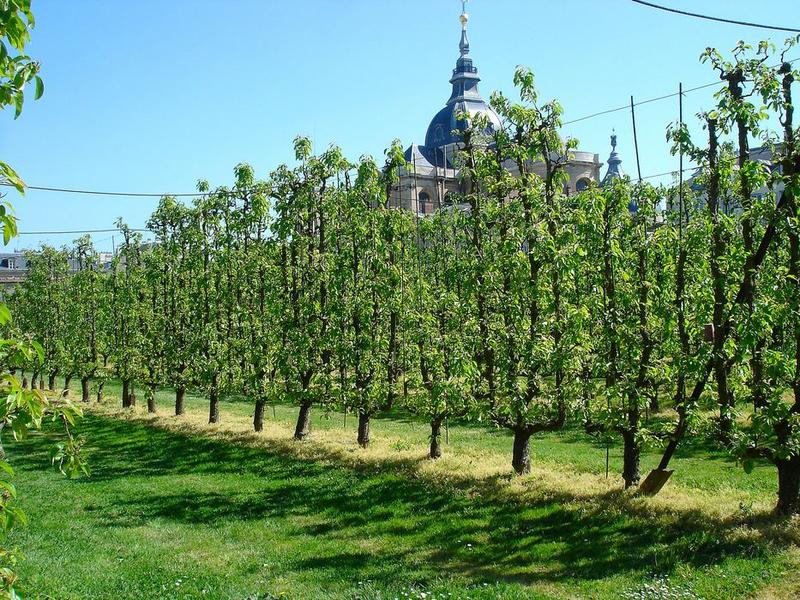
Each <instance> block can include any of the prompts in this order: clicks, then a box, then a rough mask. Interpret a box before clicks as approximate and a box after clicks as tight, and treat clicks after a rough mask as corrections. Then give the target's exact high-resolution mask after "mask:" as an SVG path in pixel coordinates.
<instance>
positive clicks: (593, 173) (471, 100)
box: [392, 11, 622, 215]
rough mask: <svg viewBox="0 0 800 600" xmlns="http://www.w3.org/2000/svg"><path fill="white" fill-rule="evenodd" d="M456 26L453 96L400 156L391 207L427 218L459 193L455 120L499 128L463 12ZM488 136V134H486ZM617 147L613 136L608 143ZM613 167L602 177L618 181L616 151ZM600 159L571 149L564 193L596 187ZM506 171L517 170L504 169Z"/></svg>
mask: <svg viewBox="0 0 800 600" xmlns="http://www.w3.org/2000/svg"><path fill="white" fill-rule="evenodd" d="M459 19H460V21H461V40H460V41H459V44H458V49H459V57H458V60H457V61H456V67H455V69H453V75H452V77H451V78H450V85H451V86H452V92H451V93H450V98H449V99H448V100H447V103H446V104H445V106H444V108H442V109H441V110H440V111H439V112H437V113H436V115H435V116H434V117H433V119H432V120H431V122H430V125H428V130H427V132H426V134H425V145H424V146H420V145H419V144H412V145H411V146H410V147H409V148H408V149H406V152H405V157H406V161H407V162H408V167H407V168H406V169H405V170H404V172H403V173H402V174H401V176H400V182H399V184H398V185H397V186H395V189H394V192H393V197H392V205H393V206H397V207H402V208H405V209H407V210H412V211H414V212H416V213H417V214H419V215H424V214H429V213H431V212H433V211H435V210H437V209H438V208H439V207H441V206H443V205H446V204H449V196H450V194H452V193H454V192H456V193H458V192H463V190H462V189H461V182H460V181H459V178H458V169H457V166H456V165H455V164H454V160H453V159H454V157H455V156H456V153H457V151H458V146H459V144H460V143H461V135H460V134H459V132H463V131H464V129H465V128H466V126H467V122H466V121H465V120H464V119H463V118H459V115H469V117H470V118H471V119H474V118H475V117H476V116H477V115H481V116H484V117H485V120H486V121H487V122H488V124H489V128H490V130H491V129H494V128H498V127H500V117H499V116H498V115H497V113H496V112H495V111H494V110H493V109H492V108H491V107H490V106H489V105H488V104H487V103H486V101H485V100H484V99H483V97H482V96H481V94H480V92H479V91H478V83H479V82H480V80H481V78H480V77H479V76H478V69H477V68H476V67H475V65H474V63H473V61H472V57H471V56H470V47H469V36H468V34H467V24H468V22H469V15H468V14H467V13H466V11H463V12H462V13H461V16H460V17H459ZM487 133H491V131H488V132H487ZM613 141H614V145H615V146H616V136H614V138H613ZM612 158H613V159H614V162H613V164H612V161H611V160H610V161H609V171H608V173H606V175H605V177H604V178H603V180H602V181H603V182H605V180H606V179H610V178H614V177H616V176H619V173H621V171H620V170H619V163H620V162H622V161H620V160H619V157H618V155H617V154H616V149H615V148H613V149H612ZM602 166H603V163H602V162H600V159H599V155H598V154H594V153H592V152H583V151H580V150H576V151H574V152H573V153H572V156H571V158H570V160H569V162H568V164H567V166H566V172H567V173H568V175H569V181H568V182H567V184H566V185H565V192H566V193H567V194H569V193H572V192H574V191H581V190H583V189H586V188H587V187H589V185H590V184H591V182H598V183H599V182H601V178H600V168H601V167H602ZM508 168H509V171H511V172H512V173H513V172H515V171H516V167H515V166H513V165H509V167H508ZM533 170H534V171H535V172H536V171H538V172H540V173H542V174H544V165H543V164H534V165H533Z"/></svg>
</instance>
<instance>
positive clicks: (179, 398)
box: [175, 386, 186, 416]
mask: <svg viewBox="0 0 800 600" xmlns="http://www.w3.org/2000/svg"><path fill="white" fill-rule="evenodd" d="M185 399H186V388H185V387H183V386H178V387H177V388H176V389H175V414H176V415H177V416H181V415H182V414H183V413H184V412H185V409H184V407H183V402H184V400H185Z"/></svg>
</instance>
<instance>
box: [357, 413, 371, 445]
mask: <svg viewBox="0 0 800 600" xmlns="http://www.w3.org/2000/svg"><path fill="white" fill-rule="evenodd" d="M369 418H370V415H369V413H367V412H359V413H358V445H359V446H361V447H362V448H367V447H368V446H369Z"/></svg>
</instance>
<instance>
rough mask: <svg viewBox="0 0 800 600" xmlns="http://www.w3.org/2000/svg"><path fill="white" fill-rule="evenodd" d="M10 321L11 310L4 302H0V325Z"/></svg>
mask: <svg viewBox="0 0 800 600" xmlns="http://www.w3.org/2000/svg"><path fill="white" fill-rule="evenodd" d="M10 322H11V311H10V310H9V309H8V306H6V304H5V302H0V325H5V324H7V323H10Z"/></svg>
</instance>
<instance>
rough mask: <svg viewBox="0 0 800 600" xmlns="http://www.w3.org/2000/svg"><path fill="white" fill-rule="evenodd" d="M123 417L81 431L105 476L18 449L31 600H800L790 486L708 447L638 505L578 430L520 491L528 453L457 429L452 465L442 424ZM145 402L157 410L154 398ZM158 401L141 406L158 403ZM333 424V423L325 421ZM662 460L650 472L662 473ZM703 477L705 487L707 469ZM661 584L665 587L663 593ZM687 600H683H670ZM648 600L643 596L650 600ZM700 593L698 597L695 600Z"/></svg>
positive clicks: (239, 405) (193, 408)
mask: <svg viewBox="0 0 800 600" xmlns="http://www.w3.org/2000/svg"><path fill="white" fill-rule="evenodd" d="M108 392H109V398H108V403H109V406H106V405H104V406H103V407H101V408H100V409H96V408H93V409H92V410H90V411H89V413H88V414H87V417H86V419H85V420H84V421H83V423H82V424H81V430H82V433H84V434H85V435H86V436H87V437H88V439H89V443H88V457H89V460H90V462H91V466H92V477H91V478H89V479H85V480H80V481H67V480H64V479H63V478H62V477H60V476H59V475H58V473H55V472H53V470H52V469H51V468H49V461H48V457H47V451H48V449H49V446H50V444H51V443H52V441H53V431H47V432H45V433H43V434H37V435H34V436H31V437H30V438H28V439H26V440H23V441H21V442H13V443H8V444H7V447H8V453H9V458H10V460H11V462H12V464H13V465H14V466H15V468H16V469H17V478H16V483H17V485H18V488H19V491H20V496H21V505H22V506H23V508H24V509H25V510H26V512H27V513H28V515H29V517H30V520H31V523H30V525H29V526H28V527H27V528H24V529H19V530H17V531H16V532H15V533H14V534H13V535H12V537H11V539H10V542H11V544H12V545H16V546H18V547H19V549H20V550H21V551H22V552H23V553H24V554H25V555H26V557H27V558H26V560H25V561H24V562H23V563H21V565H20V568H19V572H20V575H21V577H22V579H23V581H24V582H25V586H24V588H25V589H26V590H27V591H28V592H29V594H28V595H29V596H33V597H36V594H37V593H38V594H40V595H41V597H48V596H49V597H52V598H59V599H61V598H280V597H285V598H361V599H368V598H375V599H378V598H380V599H385V598H395V597H397V598H407V597H409V596H407V595H404V594H409V595H410V597H415V598H420V597H423V596H422V594H423V593H424V594H425V596H424V597H427V598H430V597H431V594H434V597H446V598H574V597H581V598H619V597H625V596H626V595H628V597H646V598H655V597H686V598H690V597H704V598H737V597H739V598H750V597H757V596H762V597H772V598H784V597H793V596H794V595H796V594H797V593H798V592H800V587H798V577H797V575H796V573H797V565H798V561H797V553H796V550H795V544H796V540H797V537H798V536H797V526H796V525H795V524H793V523H791V522H788V523H787V522H780V521H774V520H772V519H771V518H769V517H768V516H766V513H765V511H766V510H767V509H768V507H769V506H770V505H771V503H772V501H773V497H774V483H775V482H774V474H773V473H772V472H771V470H770V469H768V468H766V467H764V468H760V469H757V470H756V472H755V473H754V474H752V475H749V476H748V475H745V474H744V473H743V472H742V470H741V468H740V467H738V466H737V465H736V464H735V463H734V462H733V461H730V460H729V459H727V458H726V457H725V456H724V455H722V454H719V453H716V452H713V451H712V450H710V449H708V448H702V447H696V448H692V447H689V448H686V449H684V451H683V453H682V455H681V456H680V457H679V458H678V459H677V460H676V461H675V464H674V466H675V468H676V473H675V476H674V478H673V480H671V481H670V483H669V484H668V489H667V490H665V493H664V496H663V497H660V498H656V499H654V500H645V499H634V498H631V497H630V495H629V494H623V493H621V492H620V491H619V482H618V479H617V478H616V477H615V474H616V472H618V468H619V449H618V448H616V447H615V448H612V449H611V471H612V478H609V479H608V480H606V479H605V477H604V473H605V449H604V448H603V447H602V446H601V445H598V444H596V443H593V442H592V441H591V440H588V439H586V438H584V437H583V436H582V435H581V434H579V433H576V432H565V433H562V434H558V435H550V436H545V437H541V438H537V439H536V440H535V442H534V445H533V450H534V461H535V462H534V472H533V473H532V475H531V476H529V477H525V478H521V479H517V478H512V477H511V476H510V475H509V470H510V469H509V467H508V461H509V457H508V453H509V451H510V438H509V437H508V436H507V435H506V434H504V433H501V432H492V431H491V430H486V428H483V427H476V426H463V425H459V426H456V425H453V426H452V427H451V428H450V443H449V444H448V445H447V446H446V447H445V451H446V453H447V455H446V456H445V457H444V458H443V459H442V460H441V461H438V462H436V463H432V462H431V461H427V460H425V459H424V453H425V446H426V444H427V435H428V431H427V427H426V426H425V424H424V423H420V422H419V421H417V420H415V419H414V418H411V417H407V418H402V417H401V418H397V417H395V418H389V417H384V418H380V419H377V420H376V422H375V423H374V425H373V439H374V440H375V441H374V443H373V447H371V448H370V449H369V450H366V451H363V450H360V449H358V448H357V446H356V444H355V440H354V438H355V421H354V419H353V418H352V417H349V418H348V423H347V426H346V427H345V425H344V416H343V415H341V414H338V413H333V414H325V413H324V412H321V411H317V413H316V415H315V417H314V421H313V427H314V430H315V431H314V434H313V439H312V440H311V441H309V442H303V443H295V442H292V441H290V440H289V439H288V438H289V437H290V434H291V426H292V425H293V419H294V416H295V414H296V409H294V408H293V407H289V406H278V407H276V410H275V417H276V418H274V419H273V416H272V411H271V409H268V412H267V417H268V421H267V424H266V425H267V427H266V431H265V432H264V433H263V434H260V435H256V434H248V433H246V430H247V428H248V425H249V419H250V416H251V411H252V408H251V406H250V404H249V403H246V402H241V401H231V402H225V403H223V410H222V424H221V425H220V426H215V427H209V426H207V425H205V423H204V421H205V414H206V410H207V404H206V401H205V399H203V398H201V397H197V396H190V397H189V398H187V408H188V414H187V415H186V416H184V417H182V418H176V417H172V416H169V412H170V410H171V401H172V396H171V394H170V393H169V392H168V391H164V392H160V393H159V396H158V400H159V404H160V406H161V408H162V409H163V412H162V413H161V414H160V415H159V416H158V417H156V418H149V417H147V416H145V415H143V414H142V412H141V411H142V410H143V409H142V407H138V410H137V411H133V412H122V411H115V410H112V409H111V408H110V407H113V406H116V405H117V404H118V399H117V398H115V397H113V395H114V394H115V393H117V392H118V391H117V389H116V388H115V386H113V385H112V386H109V387H108ZM140 397H141V396H140ZM140 404H141V401H140ZM320 417H321V418H320ZM655 456H656V455H655V454H652V455H648V456H647V457H646V460H645V463H646V466H650V464H652V462H653V460H654V457H655ZM690 471H691V473H690ZM647 586H650V587H647ZM655 588H658V589H662V590H663V589H668V590H671V592H673V593H674V594H676V595H675V596H666V595H661V596H658V595H653V593H651V592H648V590H649V589H655ZM634 594H639V595H634ZM678 594H682V595H678Z"/></svg>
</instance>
